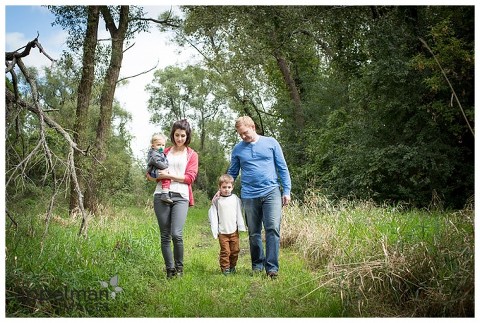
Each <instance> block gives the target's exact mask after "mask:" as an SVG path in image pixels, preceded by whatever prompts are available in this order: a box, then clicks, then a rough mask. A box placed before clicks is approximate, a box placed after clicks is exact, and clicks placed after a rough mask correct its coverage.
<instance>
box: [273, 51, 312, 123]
mask: <svg viewBox="0 0 480 323" xmlns="http://www.w3.org/2000/svg"><path fill="white" fill-rule="evenodd" d="M274 55H275V59H276V60H277V65H278V67H279V68H280V71H281V72H282V75H283V80H284V81H285V85H286V86H287V89H288V92H289V93H290V98H291V99H292V102H293V107H294V111H293V118H294V120H295V124H296V126H297V129H298V130H300V131H302V130H303V128H304V127H305V116H304V113H303V107H302V100H301V98H300V93H299V92H298V88H297V85H296V84H295V80H294V79H293V77H292V73H291V71H290V68H289V67H288V63H287V60H286V59H285V57H283V55H282V54H281V53H280V52H279V51H278V50H276V51H275V53H274Z"/></svg>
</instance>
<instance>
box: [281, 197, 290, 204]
mask: <svg viewBox="0 0 480 323" xmlns="http://www.w3.org/2000/svg"><path fill="white" fill-rule="evenodd" d="M290 201H291V198H290V195H284V196H282V206H287V205H288V203H290Z"/></svg>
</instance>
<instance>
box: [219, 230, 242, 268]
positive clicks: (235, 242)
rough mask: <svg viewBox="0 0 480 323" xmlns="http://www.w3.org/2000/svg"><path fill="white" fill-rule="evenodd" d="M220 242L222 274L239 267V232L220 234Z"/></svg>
mask: <svg viewBox="0 0 480 323" xmlns="http://www.w3.org/2000/svg"><path fill="white" fill-rule="evenodd" d="M218 241H219V242H220V257H219V259H220V268H221V269H222V272H223V271H225V269H228V268H233V267H235V266H236V265H237V260H238V254H239V253H240V239H239V236H238V231H235V232H234V233H231V234H221V233H220V234H219V235H218Z"/></svg>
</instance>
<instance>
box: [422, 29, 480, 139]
mask: <svg viewBox="0 0 480 323" xmlns="http://www.w3.org/2000/svg"><path fill="white" fill-rule="evenodd" d="M418 39H419V40H420V42H421V43H422V44H423V46H425V47H426V48H427V49H428V51H429V52H430V54H432V56H433V58H434V59H435V62H437V65H438V67H439V68H440V71H441V72H442V74H443V77H444V78H445V80H446V81H447V83H448V86H449V87H450V90H452V96H454V97H455V100H456V101H457V104H458V107H459V108H460V111H461V112H462V115H463V118H464V119H465V122H466V123H467V126H468V129H470V132H471V133H472V136H473V137H475V132H474V131H473V128H472V126H471V125H470V122H469V121H468V118H467V116H466V115H465V111H464V110H463V107H462V104H461V103H460V100H459V99H458V96H457V94H456V93H455V90H454V89H453V86H452V84H451V83H450V80H449V79H448V77H447V74H446V73H445V71H444V70H443V68H442V65H440V62H439V61H438V59H437V56H436V55H435V54H434V53H433V51H432V49H431V48H430V47H429V46H428V44H427V42H426V41H425V40H423V38H418Z"/></svg>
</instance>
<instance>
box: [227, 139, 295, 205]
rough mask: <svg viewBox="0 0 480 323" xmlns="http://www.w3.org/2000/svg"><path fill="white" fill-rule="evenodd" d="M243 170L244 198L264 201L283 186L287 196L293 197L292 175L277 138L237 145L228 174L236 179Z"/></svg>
mask: <svg viewBox="0 0 480 323" xmlns="http://www.w3.org/2000/svg"><path fill="white" fill-rule="evenodd" d="M240 169H241V171H242V174H241V178H242V180H241V182H242V192H241V196H242V198H258V197H262V196H264V195H265V194H266V193H268V192H270V191H271V190H273V189H274V188H276V187H278V186H279V185H281V186H282V188H283V193H282V194H283V195H290V190H291V188H292V184H291V181H290V173H289V171H288V167H287V163H286V162H285V157H284V156H283V152H282V148H281V147H280V144H279V143H278V141H277V140H275V139H274V138H272V137H264V136H259V139H258V140H257V142H255V143H248V142H244V141H241V142H239V143H238V144H236V145H235V147H233V151H232V158H231V162H230V167H229V168H228V170H227V173H228V174H230V175H232V176H233V178H234V179H236V178H237V176H238V174H239V172H240Z"/></svg>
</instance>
